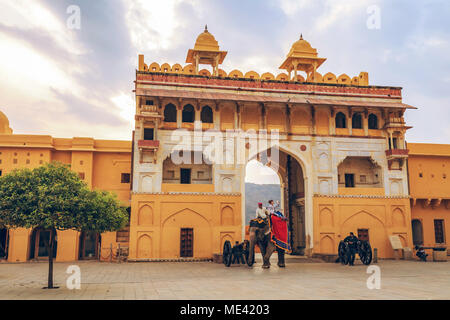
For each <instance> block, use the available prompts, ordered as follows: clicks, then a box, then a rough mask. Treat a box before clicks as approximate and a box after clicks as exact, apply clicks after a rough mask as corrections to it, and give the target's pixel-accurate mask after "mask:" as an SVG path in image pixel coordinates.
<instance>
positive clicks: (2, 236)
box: [0, 229, 9, 260]
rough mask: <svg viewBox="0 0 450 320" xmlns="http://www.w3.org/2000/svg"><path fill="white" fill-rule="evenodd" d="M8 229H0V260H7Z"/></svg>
mask: <svg viewBox="0 0 450 320" xmlns="http://www.w3.org/2000/svg"><path fill="white" fill-rule="evenodd" d="M8 242H9V233H8V229H0V259H5V260H6V259H8V244H9V243H8Z"/></svg>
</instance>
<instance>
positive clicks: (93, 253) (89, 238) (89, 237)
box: [79, 232, 100, 260]
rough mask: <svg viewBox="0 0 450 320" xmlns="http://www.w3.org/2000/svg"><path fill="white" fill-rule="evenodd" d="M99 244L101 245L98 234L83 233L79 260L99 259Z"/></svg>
mask: <svg viewBox="0 0 450 320" xmlns="http://www.w3.org/2000/svg"><path fill="white" fill-rule="evenodd" d="M99 243H100V235H99V234H98V233H97V232H81V234H80V246H79V248H80V249H79V259H80V260H95V259H98V252H99V250H98V248H99Z"/></svg>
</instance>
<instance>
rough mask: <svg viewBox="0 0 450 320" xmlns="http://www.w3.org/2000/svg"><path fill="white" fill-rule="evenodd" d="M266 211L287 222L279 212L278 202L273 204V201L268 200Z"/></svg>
mask: <svg viewBox="0 0 450 320" xmlns="http://www.w3.org/2000/svg"><path fill="white" fill-rule="evenodd" d="M267 210H268V211H269V213H270V214H274V215H277V216H278V217H280V218H282V219H283V220H286V221H287V218H286V217H285V216H284V214H283V213H282V212H281V208H280V201H277V202H276V203H274V201H273V200H269V205H268V206H267Z"/></svg>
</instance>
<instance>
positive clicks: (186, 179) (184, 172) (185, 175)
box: [180, 168, 191, 184]
mask: <svg viewBox="0 0 450 320" xmlns="http://www.w3.org/2000/svg"><path fill="white" fill-rule="evenodd" d="M180 183H181V184H190V183H191V169H187V168H181V169H180Z"/></svg>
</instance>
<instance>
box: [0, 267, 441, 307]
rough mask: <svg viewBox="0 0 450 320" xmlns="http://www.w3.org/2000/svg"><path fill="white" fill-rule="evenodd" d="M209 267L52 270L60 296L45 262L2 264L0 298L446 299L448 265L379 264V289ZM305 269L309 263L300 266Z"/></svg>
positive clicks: (289, 271)
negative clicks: (72, 285) (75, 277)
mask: <svg viewBox="0 0 450 320" xmlns="http://www.w3.org/2000/svg"><path fill="white" fill-rule="evenodd" d="M273 262H274V263H273V264H272V268H271V269H269V270H266V269H262V268H261V263H260V262H259V263H257V264H255V266H254V267H253V268H249V267H247V266H232V267H230V268H226V267H225V266H223V265H221V264H214V263H212V262H184V263H180V262H178V263H177V262H153V263H121V264H118V263H106V262H82V261H77V262H76V263H55V278H54V279H55V283H56V285H58V286H60V288H59V289H54V290H43V289H42V287H43V286H45V285H46V279H47V268H48V266H47V263H45V262H33V263H22V264H8V263H0V299H275V297H274V296H273V293H274V292H276V293H277V298H279V299H348V298H352V299H450V263H448V262H426V263H422V262H418V261H390V260H389V261H381V262H380V263H378V264H377V265H378V266H379V267H380V270H381V288H380V289H379V290H377V289H373V290H369V289H368V288H367V285H366V282H367V279H368V277H369V276H370V274H368V273H367V267H366V266H364V265H362V264H360V262H358V263H357V264H356V265H355V266H354V267H349V266H342V265H340V264H335V263H317V262H311V261H307V260H305V259H289V260H288V261H287V267H286V268H285V269H280V268H278V267H277V266H276V262H275V261H273ZM305 262H310V263H305ZM72 264H77V265H78V266H79V267H80V268H81V289H79V290H69V289H67V287H66V279H67V277H68V276H69V275H68V274H66V269H67V267H68V266H70V265H72Z"/></svg>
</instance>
